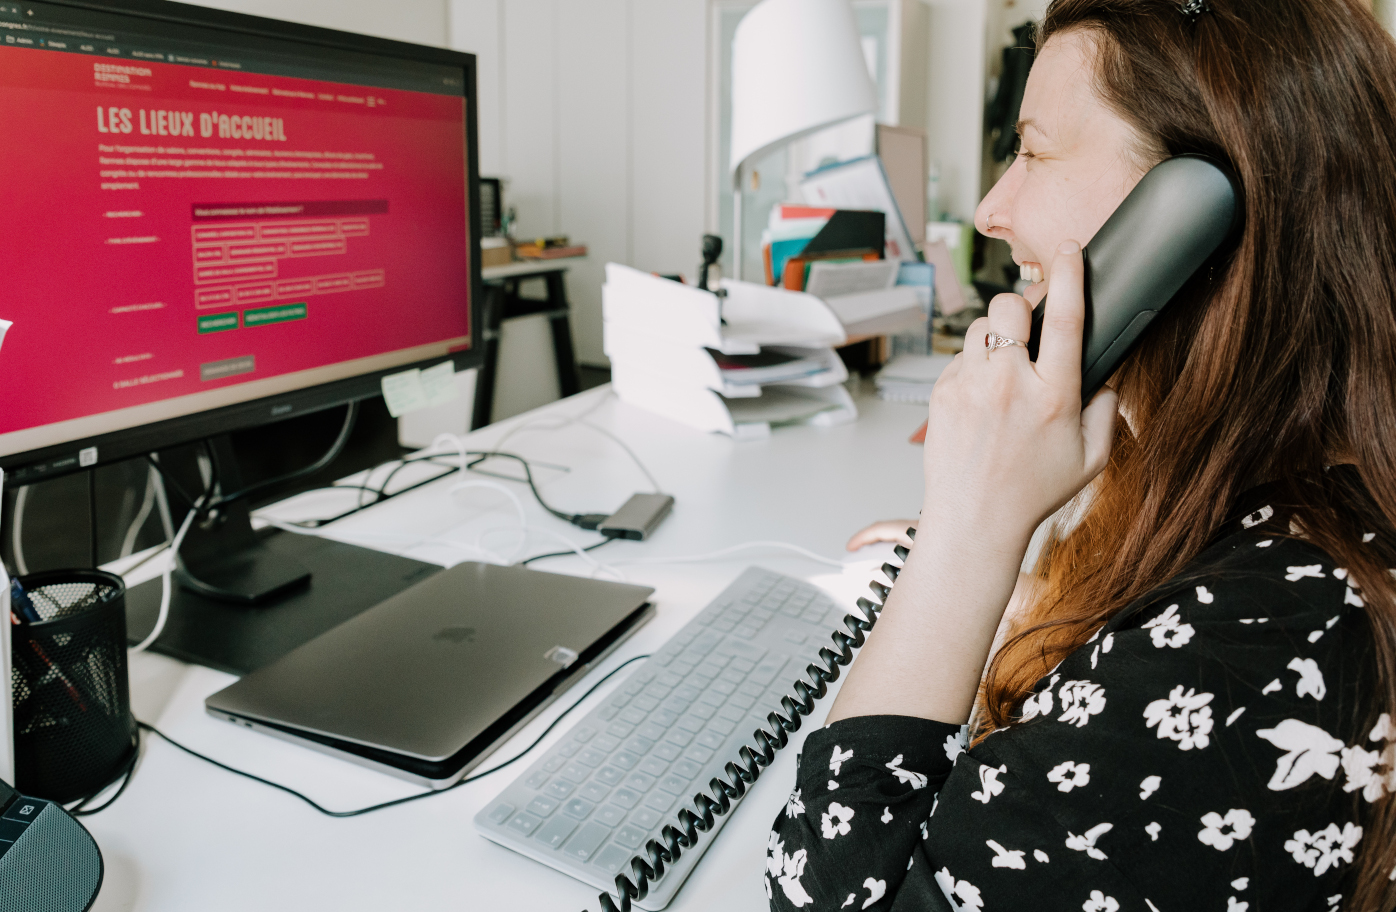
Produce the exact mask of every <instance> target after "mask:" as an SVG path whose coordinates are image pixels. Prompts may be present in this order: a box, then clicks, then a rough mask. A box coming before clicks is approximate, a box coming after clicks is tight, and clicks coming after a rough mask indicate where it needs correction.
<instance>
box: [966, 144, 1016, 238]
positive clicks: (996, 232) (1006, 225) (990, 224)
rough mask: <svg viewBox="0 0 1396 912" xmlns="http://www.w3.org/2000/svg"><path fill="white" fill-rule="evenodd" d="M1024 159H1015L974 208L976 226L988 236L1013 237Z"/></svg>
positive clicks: (981, 232)
mask: <svg viewBox="0 0 1396 912" xmlns="http://www.w3.org/2000/svg"><path fill="white" fill-rule="evenodd" d="M1023 169H1024V166H1023V165H1022V160H1021V159H1019V160H1018V161H1015V162H1014V163H1013V164H1012V166H1010V167H1009V169H1008V170H1007V171H1005V172H1004V175H1003V177H1001V178H999V180H998V183H996V184H994V187H993V189H992V190H990V191H989V192H988V194H987V195H986V196H985V197H984V199H983V201H982V202H980V204H979V207H978V208H977V209H975V210H974V227H975V228H976V229H978V231H979V233H980V234H983V235H986V236H988V237H994V238H1002V239H1003V240H1011V239H1012V237H1013V215H1012V213H1013V197H1014V194H1015V193H1017V190H1018V185H1019V183H1020V182H1021V172H1022V171H1023Z"/></svg>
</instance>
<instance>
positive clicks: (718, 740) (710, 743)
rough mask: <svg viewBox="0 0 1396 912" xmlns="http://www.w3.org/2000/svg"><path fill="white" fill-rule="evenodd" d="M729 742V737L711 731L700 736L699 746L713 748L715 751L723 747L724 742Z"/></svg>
mask: <svg viewBox="0 0 1396 912" xmlns="http://www.w3.org/2000/svg"><path fill="white" fill-rule="evenodd" d="M726 740H727V736H726V735H725V734H723V733H722V732H717V731H712V730H711V729H710V730H708V731H705V732H703V733H702V734H701V735H699V736H698V744H699V745H700V746H702V747H711V748H713V749H714V750H716V749H717V748H719V747H721V746H722V742H724V741H726Z"/></svg>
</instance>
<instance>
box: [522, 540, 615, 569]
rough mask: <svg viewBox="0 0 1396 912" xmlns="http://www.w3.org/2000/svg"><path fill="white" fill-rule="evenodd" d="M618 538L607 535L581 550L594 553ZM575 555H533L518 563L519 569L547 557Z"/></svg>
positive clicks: (564, 553)
mask: <svg viewBox="0 0 1396 912" xmlns="http://www.w3.org/2000/svg"><path fill="white" fill-rule="evenodd" d="M618 538H620V536H619V535H607V536H606V537H605V538H603V539H601V541H599V542H597V543H596V544H594V545H587V546H586V547H585V548H583V549H582V550H583V551H595V550H596V549H597V548H599V547H601V546H602V545H608V544H610V543H611V542H613V541H615V540H616V539H618ZM576 553H577V552H576V551H553V552H552V553H550V554H535V555H533V556H532V557H529V558H525V559H524V560H521V561H519V566H520V567H525V566H528V565H529V564H531V563H533V562H534V561H540V560H545V559H547V558H549V557H566V556H568V555H569V554H576Z"/></svg>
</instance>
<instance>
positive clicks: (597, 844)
mask: <svg viewBox="0 0 1396 912" xmlns="http://www.w3.org/2000/svg"><path fill="white" fill-rule="evenodd" d="M610 835H611V831H610V830H609V829H607V828H606V827H603V826H602V825H601V824H599V823H588V824H587V825H586V826H584V827H582V828H581V829H580V830H578V831H577V835H575V836H573V837H572V838H571V839H569V840H567V845H566V846H564V847H563V850H562V854H563V855H565V856H567V857H568V858H570V859H572V860H573V861H586V860H587V859H588V858H590V857H591V853H593V852H595V851H596V850H597V849H599V848H601V843H603V842H605V841H606V837H607V836H610Z"/></svg>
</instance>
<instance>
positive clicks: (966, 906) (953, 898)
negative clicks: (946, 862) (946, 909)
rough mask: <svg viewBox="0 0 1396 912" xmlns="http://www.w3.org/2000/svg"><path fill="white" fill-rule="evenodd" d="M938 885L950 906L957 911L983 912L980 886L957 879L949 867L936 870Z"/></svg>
mask: <svg viewBox="0 0 1396 912" xmlns="http://www.w3.org/2000/svg"><path fill="white" fill-rule="evenodd" d="M936 886H938V887H940V892H942V893H944V894H945V898H946V900H947V901H948V902H949V903H950V908H951V909H953V910H955V912H982V910H983V909H984V898H983V897H982V896H980V895H979V888H978V887H976V886H975V885H974V884H972V883H970V882H969V881H967V880H956V879H955V875H953V874H951V873H950V869H949V868H941V869H940V870H939V871H937V872H936Z"/></svg>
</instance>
